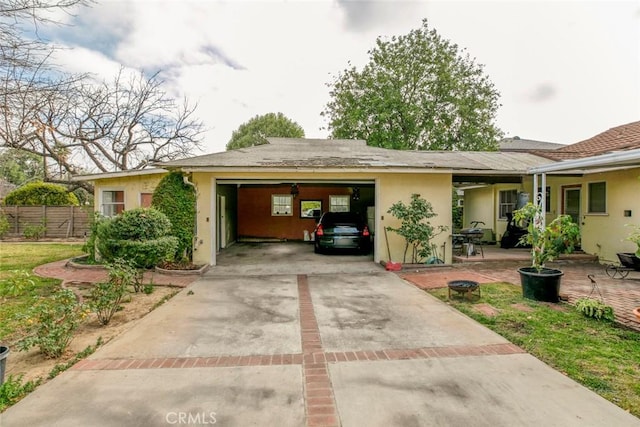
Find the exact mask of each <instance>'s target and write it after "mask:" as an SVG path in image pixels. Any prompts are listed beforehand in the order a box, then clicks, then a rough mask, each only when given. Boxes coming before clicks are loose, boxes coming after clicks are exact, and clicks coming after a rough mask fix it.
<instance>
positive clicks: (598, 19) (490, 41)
mask: <svg viewBox="0 0 640 427" xmlns="http://www.w3.org/2000/svg"><path fill="white" fill-rule="evenodd" d="M78 14H79V15H78V17H77V18H76V19H75V20H72V21H71V23H74V24H75V25H74V26H72V27H68V28H65V29H64V30H60V29H58V30H56V31H53V30H52V31H53V34H54V35H57V36H58V37H59V38H60V40H59V42H61V43H65V44H68V45H73V46H81V47H79V48H76V50H75V51H74V53H73V54H71V53H70V52H64V53H62V54H59V57H60V58H61V60H62V61H63V62H64V63H66V64H68V66H69V67H70V68H71V69H73V70H74V71H82V70H83V69H84V70H91V71H94V72H99V73H102V74H103V75H108V74H110V73H115V72H114V70H115V71H117V68H118V65H117V64H119V63H122V64H123V65H125V66H126V67H130V68H137V69H141V70H144V71H146V72H154V71H156V70H158V69H162V70H163V73H162V74H161V76H163V77H164V78H165V79H166V81H167V87H166V89H167V91H168V92H169V93H172V94H174V95H176V96H177V97H181V96H182V95H184V94H186V95H188V97H189V98H190V99H191V100H192V101H194V102H198V103H199V110H198V111H199V114H200V116H201V117H202V118H203V120H204V121H205V123H206V125H207V127H208V128H210V129H211V130H210V131H209V132H208V133H207V136H206V141H205V145H206V150H207V151H220V150H224V146H225V144H226V142H227V141H228V140H229V138H230V136H231V132H232V131H233V130H234V129H236V128H237V127H238V126H239V125H240V124H241V123H243V122H245V121H247V120H248V119H249V118H251V117H253V116H255V115H257V114H264V113H268V112H278V111H280V112H283V113H284V114H285V115H287V116H288V117H290V118H291V119H293V120H295V121H297V122H298V123H300V124H301V125H302V126H303V128H304V129H305V132H306V134H307V136H310V137H324V136H326V132H325V131H320V130H319V128H320V127H321V126H322V125H323V120H322V118H321V117H320V112H321V111H322V109H323V107H324V105H325V104H326V102H327V101H328V100H329V98H328V88H327V87H326V86H325V84H326V83H327V82H329V81H330V79H331V75H332V74H336V73H337V72H339V71H340V70H343V69H344V68H346V67H347V64H348V61H351V62H352V63H353V64H354V65H356V66H358V65H362V64H363V63H365V62H366V60H367V51H368V50H369V49H370V48H372V47H373V46H374V44H375V39H376V37H377V36H379V35H384V36H391V35H397V34H406V33H408V32H409V31H410V30H412V29H415V28H418V27H419V26H420V24H421V21H422V19H423V18H428V20H429V24H430V26H431V27H433V28H435V29H436V30H437V31H438V32H439V33H440V34H441V35H442V36H444V37H446V38H448V39H450V40H452V41H453V42H455V43H457V44H458V45H459V46H460V47H465V48H467V50H468V52H469V54H470V55H471V56H472V57H475V58H476V61H477V62H478V63H480V64H485V71H486V72H487V74H488V75H489V76H490V78H491V79H492V81H493V82H494V83H495V84H496V87H497V88H498V90H499V91H500V92H501V94H502V98H501V103H502V104H503V107H502V108H501V110H500V112H499V115H498V124H499V126H501V127H502V128H503V130H505V131H506V132H507V134H509V135H519V136H521V137H523V138H531V139H541V140H548V141H553V142H561V143H571V142H576V141H578V140H580V139H584V138H587V137H589V136H592V135H594V134H596V133H598V132H601V131H603V130H605V129H607V128H609V127H612V126H616V125H618V124H622V123H626V122H630V121H633V120H637V119H638V113H639V112H640V81H639V80H640V65H639V63H640V47H639V46H640V45H639V43H640V37H639V36H640V34H639V23H640V18H639V15H638V10H637V5H636V4H635V3H633V2H595V1H594V2H524V1H518V2H505V1H467V2H463V1H453V2H452V1H446V2H445V1H429V2H427V1H414V2H392V1H388V2H342V1H341V0H335V1H320V0H317V1H311V2H310V1H257V0H256V1H237V2H236V1H234V2H212V1H188V2H184V1H133V0H132V1H128V2H104V3H100V4H99V5H97V6H96V7H94V8H93V9H91V10H90V11H87V10H83V9H80V10H79V11H78Z"/></svg>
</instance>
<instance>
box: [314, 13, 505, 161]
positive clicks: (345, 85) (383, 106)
mask: <svg viewBox="0 0 640 427" xmlns="http://www.w3.org/2000/svg"><path fill="white" fill-rule="evenodd" d="M368 53H369V62H368V63H367V64H366V65H365V66H364V67H363V68H362V69H361V70H358V69H356V67H353V66H351V67H350V68H347V69H345V70H344V71H342V72H341V73H339V74H338V75H337V76H336V77H335V78H334V80H333V82H331V83H329V84H328V85H327V86H329V88H330V95H331V100H330V101H329V103H328V104H327V105H326V107H325V109H324V111H323V112H322V115H323V116H325V117H327V118H328V120H329V126H328V127H329V130H330V131H331V135H332V137H334V138H356V139H365V140H366V141H367V143H368V144H369V145H372V146H377V147H384V148H393V149H401V150H467V151H468V150H496V149H497V142H496V141H497V140H498V139H499V138H500V137H501V134H502V132H501V131H500V130H499V129H498V128H497V126H496V125H495V118H496V114H497V111H498V107H499V103H498V98H499V93H498V91H497V90H496V89H495V87H494V85H493V83H491V82H490V81H489V78H488V77H487V76H486V75H485V74H484V72H483V68H482V66H480V65H476V64H475V63H474V61H473V60H472V58H470V56H469V54H468V53H466V52H465V50H464V49H462V50H461V49H460V48H459V47H458V46H457V45H456V44H453V43H451V42H450V41H448V40H446V39H444V38H442V37H441V36H440V35H439V34H438V33H437V32H436V31H435V30H433V29H430V28H429V27H428V24H427V21H426V20H423V21H422V26H421V27H420V28H418V29H416V30H413V31H411V32H410V33H409V34H407V35H403V36H399V37H395V36H394V37H392V38H391V39H390V40H389V39H382V38H378V39H377V40H376V46H375V48H373V49H372V50H370V51H369V52H368Z"/></svg>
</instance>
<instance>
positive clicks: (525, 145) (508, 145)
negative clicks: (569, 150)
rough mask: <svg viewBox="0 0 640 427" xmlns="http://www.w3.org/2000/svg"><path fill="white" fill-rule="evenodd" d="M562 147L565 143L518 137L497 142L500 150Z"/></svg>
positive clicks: (554, 148)
mask: <svg viewBox="0 0 640 427" xmlns="http://www.w3.org/2000/svg"><path fill="white" fill-rule="evenodd" d="M562 147H566V145H563V144H557V143H555V142H545V141H536V140H533V139H522V138H519V137H513V138H504V139H502V140H500V141H499V142H498V150H500V151H529V150H557V149H559V148H562Z"/></svg>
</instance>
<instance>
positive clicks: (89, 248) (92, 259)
mask: <svg viewBox="0 0 640 427" xmlns="http://www.w3.org/2000/svg"><path fill="white" fill-rule="evenodd" d="M104 220H105V217H104V216H102V214H101V213H100V212H93V213H92V214H90V215H89V236H88V237H87V241H86V242H85V244H84V245H83V246H82V250H83V251H84V252H85V253H87V255H88V257H87V262H89V263H92V264H93V263H96V262H98V258H99V257H98V252H97V248H96V244H97V239H98V227H99V225H100V223H101V222H102V221H104Z"/></svg>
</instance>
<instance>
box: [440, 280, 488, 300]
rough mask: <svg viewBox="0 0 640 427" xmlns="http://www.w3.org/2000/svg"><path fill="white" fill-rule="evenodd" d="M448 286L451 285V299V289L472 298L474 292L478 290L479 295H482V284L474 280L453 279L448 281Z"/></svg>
mask: <svg viewBox="0 0 640 427" xmlns="http://www.w3.org/2000/svg"><path fill="white" fill-rule="evenodd" d="M447 286H448V287H449V299H451V291H455V292H456V293H457V294H458V295H462V296H466V297H467V298H468V299H471V295H473V292H475V291H478V293H477V295H478V297H480V285H479V284H478V282H474V281H473V280H452V281H451V282H447Z"/></svg>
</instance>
